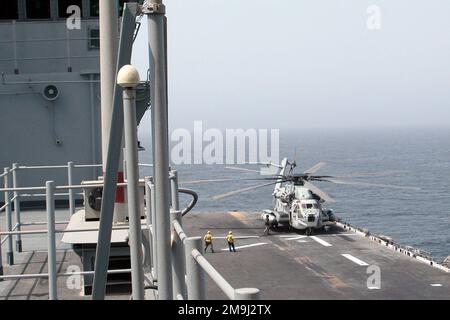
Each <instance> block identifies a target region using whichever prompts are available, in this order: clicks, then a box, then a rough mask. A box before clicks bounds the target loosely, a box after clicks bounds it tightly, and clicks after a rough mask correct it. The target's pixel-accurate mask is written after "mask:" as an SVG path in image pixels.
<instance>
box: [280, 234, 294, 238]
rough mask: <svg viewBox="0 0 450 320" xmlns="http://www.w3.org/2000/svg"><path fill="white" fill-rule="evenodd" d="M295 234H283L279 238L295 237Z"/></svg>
mask: <svg viewBox="0 0 450 320" xmlns="http://www.w3.org/2000/svg"><path fill="white" fill-rule="evenodd" d="M295 236H296V235H295V234H289V235H283V236H279V237H280V238H292V237H295Z"/></svg>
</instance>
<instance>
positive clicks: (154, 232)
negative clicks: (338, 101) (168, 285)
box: [149, 177, 158, 281]
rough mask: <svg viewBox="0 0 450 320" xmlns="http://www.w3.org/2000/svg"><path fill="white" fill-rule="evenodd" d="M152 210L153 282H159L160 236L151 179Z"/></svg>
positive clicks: (153, 186)
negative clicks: (158, 245)
mask: <svg viewBox="0 0 450 320" xmlns="http://www.w3.org/2000/svg"><path fill="white" fill-rule="evenodd" d="M149 187H150V208H151V218H152V236H153V242H152V249H153V281H158V249H157V248H156V239H157V237H156V236H157V234H158V228H156V225H157V224H156V202H155V185H154V184H153V178H152V177H151V178H150V185H149Z"/></svg>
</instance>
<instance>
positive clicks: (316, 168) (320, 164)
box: [305, 161, 327, 174]
mask: <svg viewBox="0 0 450 320" xmlns="http://www.w3.org/2000/svg"><path fill="white" fill-rule="evenodd" d="M326 164H327V163H326V162H323V161H322V162H319V163H318V164H316V165H315V166H313V167H312V168H310V169H308V170H306V171H305V174H314V173H316V172H317V171H319V170H320V169H322V168H323V167H324V166H325V165H326Z"/></svg>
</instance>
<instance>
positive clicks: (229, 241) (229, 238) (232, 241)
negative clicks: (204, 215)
mask: <svg viewBox="0 0 450 320" xmlns="http://www.w3.org/2000/svg"><path fill="white" fill-rule="evenodd" d="M227 241H228V243H234V237H233V235H232V234H229V235H228V236H227Z"/></svg>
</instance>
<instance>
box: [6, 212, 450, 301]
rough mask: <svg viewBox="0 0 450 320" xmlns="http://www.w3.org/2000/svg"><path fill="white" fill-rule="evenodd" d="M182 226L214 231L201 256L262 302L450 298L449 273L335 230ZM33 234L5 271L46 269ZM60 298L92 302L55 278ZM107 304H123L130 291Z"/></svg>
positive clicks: (17, 290) (241, 218)
mask: <svg viewBox="0 0 450 320" xmlns="http://www.w3.org/2000/svg"><path fill="white" fill-rule="evenodd" d="M25 214H26V213H25ZM60 214H61V215H64V214H65V213H63V212H61V213H60ZM30 215H31V213H30ZM3 226H4V224H3ZM62 227H63V226H62ZM183 227H184V229H185V231H186V233H187V235H188V236H203V235H204V234H205V233H206V232H207V231H208V230H210V231H212V233H213V235H214V237H215V239H214V249H215V253H214V254H212V253H210V252H209V251H208V253H206V258H207V259H208V260H209V261H210V262H211V263H212V264H213V266H214V267H215V268H216V269H217V270H218V271H219V272H220V273H221V274H222V275H223V276H224V277H225V279H226V280H228V281H229V282H230V284H231V285H232V286H233V287H235V288H242V287H255V288H259V289H260V290H261V295H262V298H263V299H450V274H449V273H446V272H444V271H441V270H438V269H436V268H432V267H430V266H428V265H426V264H424V263H422V262H419V261H417V260H415V259H412V258H409V257H407V256H405V255H403V254H401V253H398V252H396V251H393V250H390V249H388V248H386V247H385V246H382V245H379V244H377V243H375V242H373V241H370V240H369V239H368V238H365V237H364V236H362V235H359V234H356V233H353V232H348V231H346V230H343V229H340V228H337V227H335V228H333V229H332V230H330V231H329V232H326V233H324V232H322V233H318V234H315V235H313V236H310V237H306V236H305V235H303V234H302V233H301V232H300V233H295V232H289V231H288V230H280V232H271V234H270V235H269V236H263V229H264V225H263V223H262V221H261V220H260V215H259V214H256V213H241V212H230V213H221V214H219V213H215V214H199V213H197V214H192V213H191V214H189V215H187V216H186V217H184V219H183ZM27 228H34V229H36V228H37V227H27ZM39 228H40V229H42V227H39ZM230 230H232V231H233V233H234V235H235V237H236V249H237V252H236V253H230V252H229V251H228V246H227V243H226V240H225V236H226V235H227V233H228V231H230ZM31 237H32V238H30V236H28V238H24V239H23V240H24V249H25V252H24V253H21V254H16V255H15V257H16V264H15V265H14V266H12V267H8V266H5V267H4V268H5V274H29V273H43V272H46V271H47V253H46V251H45V249H46V238H45V235H40V236H37V235H36V236H31ZM241 237H243V238H241ZM58 246H59V247H60V248H61V249H60V250H58V254H57V265H58V271H59V272H68V271H70V270H71V269H70V268H76V267H79V266H80V265H81V263H80V259H79V257H78V256H77V255H76V254H75V253H74V252H73V251H72V250H71V249H70V247H68V246H67V245H64V244H61V243H60V242H59V241H58ZM3 253H5V252H3ZM4 261H5V260H4ZM373 266H375V268H376V267H379V270H380V280H381V283H380V284H381V286H380V288H379V289H378V288H374V287H373V282H370V281H369V283H368V281H367V280H368V278H369V277H370V276H371V275H373V269H372V268H374V267H373ZM368 269H369V270H368ZM72 271H73V270H72ZM368 271H371V273H368ZM206 281H207V298H208V299H226V297H225V295H224V294H222V293H221V292H220V290H219V289H218V288H217V287H216V285H215V284H214V283H213V282H212V281H211V279H209V277H208V276H206ZM58 296H59V299H90V296H83V295H82V294H81V290H80V289H77V288H76V287H75V288H74V287H73V283H72V285H70V284H69V285H68V282H67V278H66V277H61V278H59V279H58ZM0 299H48V282H47V279H23V280H14V281H3V282H0ZM107 299H129V294H125V295H123V294H122V295H118V294H112V295H108V296H107Z"/></svg>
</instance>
